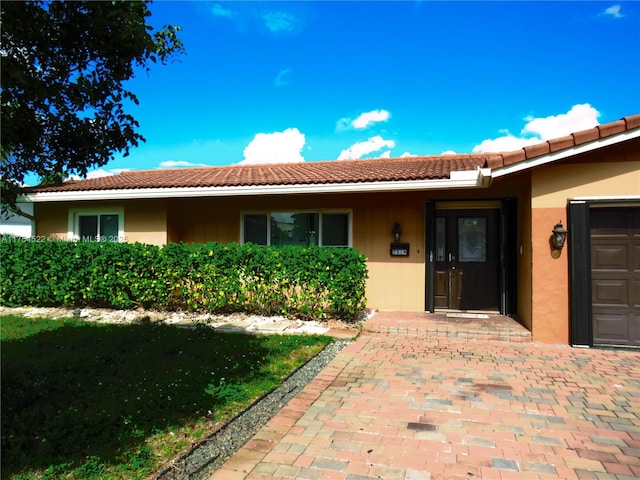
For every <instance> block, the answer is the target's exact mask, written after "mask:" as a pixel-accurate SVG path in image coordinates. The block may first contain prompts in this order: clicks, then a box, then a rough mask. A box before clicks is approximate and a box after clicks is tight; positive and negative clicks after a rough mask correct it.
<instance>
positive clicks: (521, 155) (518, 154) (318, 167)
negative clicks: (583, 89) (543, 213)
mask: <svg viewBox="0 0 640 480" xmlns="http://www.w3.org/2000/svg"><path fill="white" fill-rule="evenodd" d="M639 127H640V114H637V115H632V116H627V117H624V118H622V119H621V120H618V121H616V122H611V123H606V124H602V125H598V126H596V127H594V128H591V129H588V130H583V131H581V132H576V133H573V134H571V135H567V136H565V137H561V138H556V139H552V140H548V141H545V142H541V143H538V144H535V145H531V146H528V147H525V148H522V149H520V150H516V151H513V152H503V153H483V154H462V155H437V156H415V157H400V158H377V159H367V160H334V161H324V162H299V163H283V164H264V165H234V166H226V167H203V168H183V169H163V170H130V171H125V172H122V173H120V174H118V175H111V176H106V177H100V178H92V179H87V180H77V181H69V182H65V183H64V184H62V185H59V186H46V187H33V188H28V189H26V191H25V193H45V192H82V191H97V190H135V189H145V188H184V187H196V188H197V187H256V186H271V185H273V186H276V185H312V184H345V183H367V182H393V181H411V180H436V179H447V178H449V175H450V173H451V172H452V171H468V170H477V169H478V168H486V167H489V168H491V169H496V168H500V167H504V166H508V165H511V164H514V163H517V162H522V161H525V160H529V159H532V158H535V157H539V156H543V155H546V154H549V153H553V152H556V151H560V150H564V149H567V148H572V147H575V146H578V145H581V144H585V143H588V142H591V141H594V140H598V139H602V138H606V137H609V136H612V135H616V134H619V133H623V132H626V131H629V130H633V129H636V128H639Z"/></svg>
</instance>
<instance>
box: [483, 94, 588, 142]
mask: <svg viewBox="0 0 640 480" xmlns="http://www.w3.org/2000/svg"><path fill="white" fill-rule="evenodd" d="M599 116H600V112H598V111H597V110H596V109H595V108H593V107H592V106H591V105H589V104H588V103H584V104H579V105H574V106H573V107H571V110H569V111H568V112H567V113H561V114H559V115H551V116H549V117H544V118H533V117H531V116H529V117H526V118H525V119H524V120H526V121H527V123H526V125H525V126H524V128H523V129H522V130H521V132H520V136H515V135H513V134H511V133H509V132H508V131H507V130H500V133H504V135H503V136H501V137H498V138H495V139H487V140H483V141H482V143H480V145H476V146H475V147H473V152H474V153H481V152H509V151H513V150H518V149H520V148H523V147H526V146H528V145H534V144H536V143H540V142H543V141H545V140H549V139H552V138H558V137H563V136H565V135H569V134H570V133H573V132H579V131H580V130H587V129H589V128H593V127H595V126H596V125H598V123H599V122H598V117H599Z"/></svg>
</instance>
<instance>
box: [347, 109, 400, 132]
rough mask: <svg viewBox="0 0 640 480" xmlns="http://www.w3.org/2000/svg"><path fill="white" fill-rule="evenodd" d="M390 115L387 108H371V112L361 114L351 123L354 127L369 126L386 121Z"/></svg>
mask: <svg viewBox="0 0 640 480" xmlns="http://www.w3.org/2000/svg"><path fill="white" fill-rule="evenodd" d="M390 116H391V114H390V113H389V112H388V111H387V110H371V111H370V112H366V113H363V114H361V115H360V116H359V117H358V118H356V119H355V120H354V121H353V122H351V125H352V126H353V128H367V127H368V126H369V125H372V124H374V123H377V122H386V121H387V120H389V117H390Z"/></svg>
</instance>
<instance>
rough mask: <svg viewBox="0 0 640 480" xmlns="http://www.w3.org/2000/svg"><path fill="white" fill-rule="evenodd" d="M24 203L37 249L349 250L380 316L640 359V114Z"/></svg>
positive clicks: (77, 185)
mask: <svg viewBox="0 0 640 480" xmlns="http://www.w3.org/2000/svg"><path fill="white" fill-rule="evenodd" d="M21 201H26V202H31V203H33V204H34V215H35V219H36V225H35V235H36V236H38V237H58V238H70V239H83V238H90V239H95V238H100V239H103V240H105V239H106V240H115V241H127V242H146V243H151V244H157V245H162V244H166V243H168V242H181V241H182V242H212V241H215V242H219V243H227V242H249V241H251V242H255V243H258V244H264V245H309V244H317V245H324V246H338V247H340V246H353V247H356V248H357V249H359V250H360V251H361V252H362V253H363V254H364V255H365V256H366V257H367V258H368V268H369V276H370V278H369V279H368V283H367V300H368V305H369V306H370V307H372V308H376V309H379V310H397V311H426V312H434V311H450V310H454V311H460V310H462V311H472V312H476V311H482V312H495V313H501V314H503V315H509V316H513V317H515V318H517V319H518V321H519V322H521V323H522V324H523V325H524V326H526V327H527V328H528V329H529V330H530V331H531V332H532V337H533V340H534V341H541V342H551V343H564V344H567V343H568V344H572V345H581V346H592V345H626V346H640V114H638V115H632V116H628V117H624V118H622V119H621V120H619V121H615V122H611V123H606V124H602V125H599V126H597V127H594V128H591V129H589V130H585V131H580V132H576V133H574V134H571V135H567V136H565V137H561V138H557V139H553V140H548V141H546V142H542V143H539V144H536V145H532V146H528V147H526V148H523V149H521V150H517V151H513V152H506V153H483V154H465V155H440V156H415V157H403V158H379V159H368V160H352V161H326V162H301V163H289V164H277V165H274V164H267V165H236V166H225V167H208V168H190V169H176V170H149V171H127V172H123V173H120V174H119V175H114V176H108V177H102V178H95V179H88V180H80V181H70V182H67V183H65V184H63V185H61V186H47V187H35V188H32V189H30V190H29V191H27V192H26V194H25V195H24V196H23V197H22V198H21ZM554 229H555V230H556V231H557V232H559V233H563V232H562V230H566V231H568V236H567V239H566V244H565V245H564V246H559V245H557V246H555V245H554V241H553V237H554V234H553V233H552V230H554ZM559 236H560V237H562V235H559Z"/></svg>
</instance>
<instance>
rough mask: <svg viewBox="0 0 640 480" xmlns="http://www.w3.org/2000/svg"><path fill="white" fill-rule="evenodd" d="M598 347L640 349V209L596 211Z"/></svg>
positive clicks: (593, 248) (595, 332)
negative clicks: (615, 346)
mask: <svg viewBox="0 0 640 480" xmlns="http://www.w3.org/2000/svg"><path fill="white" fill-rule="evenodd" d="M589 223H590V237H591V301H592V308H593V343H594V345H628V346H640V207H633V208H592V209H591V213H590V222H589Z"/></svg>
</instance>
